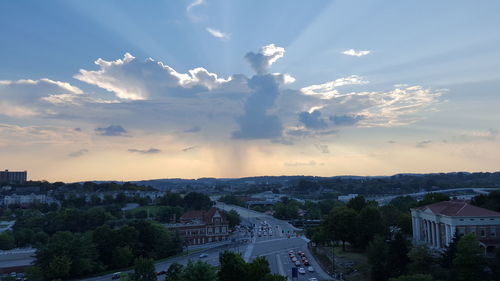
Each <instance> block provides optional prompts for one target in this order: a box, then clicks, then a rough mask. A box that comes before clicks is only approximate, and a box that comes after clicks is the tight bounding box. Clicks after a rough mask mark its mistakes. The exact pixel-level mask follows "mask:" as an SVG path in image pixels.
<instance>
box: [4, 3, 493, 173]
mask: <svg viewBox="0 0 500 281" xmlns="http://www.w3.org/2000/svg"><path fill="white" fill-rule="evenodd" d="M499 12H500V2H499V1H496V0H482V1H461V0H443V1H433V0H419V1H398V0H388V1H375V0H339V1H327V0H317V1H299V0H291V1H281V0H266V1H264V0H258V1H256V0H238V1H233V0H178V1H177V0H176V1H174V0H164V1H159V0H158V1H136V0H119V1H118V0H116V1H111V0H86V1H78V0H64V1H55V0H47V1H37V0H31V1H29V0H25V1H24V0H23V1H1V2H0V35H1V37H0V38H1V39H0V169H9V170H27V171H28V177H29V178H30V179H33V180H48V181H66V182H71V181H84V180H123V181H129V180H141V179H155V178H178V177H179V178H200V177H219V178H229V177H244V176H262V175H315V176H336V175H361V176H377V175H392V174H396V173H436V172H452V171H470V172H474V171H498V170H500V168H499V163H500V135H499V130H500V122H499V121H500V113H499V112H500V111H499V108H500V48H499V46H500V32H499V30H500V20H499V16H498V14H499Z"/></svg>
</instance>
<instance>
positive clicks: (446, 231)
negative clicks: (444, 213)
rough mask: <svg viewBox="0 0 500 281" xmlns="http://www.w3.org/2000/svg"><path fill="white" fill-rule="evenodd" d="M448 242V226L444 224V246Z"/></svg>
mask: <svg viewBox="0 0 500 281" xmlns="http://www.w3.org/2000/svg"><path fill="white" fill-rule="evenodd" d="M448 244H450V226H449V225H447V224H445V225H444V246H448Z"/></svg>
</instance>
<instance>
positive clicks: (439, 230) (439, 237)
mask: <svg viewBox="0 0 500 281" xmlns="http://www.w3.org/2000/svg"><path fill="white" fill-rule="evenodd" d="M441 226H442V224H441V223H438V224H437V230H438V231H437V241H438V247H439V248H443V240H442V238H443V235H442V233H443V232H442V230H441Z"/></svg>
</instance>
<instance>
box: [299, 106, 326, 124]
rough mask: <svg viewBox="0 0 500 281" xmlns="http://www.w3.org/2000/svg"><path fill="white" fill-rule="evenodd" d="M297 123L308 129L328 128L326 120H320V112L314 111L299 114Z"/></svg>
mask: <svg viewBox="0 0 500 281" xmlns="http://www.w3.org/2000/svg"><path fill="white" fill-rule="evenodd" d="M299 121H300V122H302V124H304V126H306V128H308V129H324V128H326V127H327V126H328V124H327V123H326V120H325V119H323V118H321V112H320V111H319V110H315V111H313V112H311V113H309V112H307V111H304V112H301V113H300V114H299Z"/></svg>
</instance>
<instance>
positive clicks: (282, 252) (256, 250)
mask: <svg viewBox="0 0 500 281" xmlns="http://www.w3.org/2000/svg"><path fill="white" fill-rule="evenodd" d="M217 207H218V208H221V209H224V210H226V211H228V210H235V211H237V212H238V213H239V214H240V216H241V217H242V219H243V220H244V222H243V224H245V223H251V224H252V225H253V224H255V226H256V228H258V227H259V225H263V224H264V223H265V225H268V226H269V229H271V230H272V236H271V235H269V233H270V232H267V233H265V232H264V231H261V235H260V237H259V235H258V232H259V231H258V230H257V229H254V233H253V234H254V236H253V238H252V239H251V243H249V244H248V245H246V247H245V251H244V253H243V258H244V259H245V260H246V261H251V260H252V259H254V258H256V257H259V256H264V257H266V258H267V260H268V262H269V265H270V267H271V271H272V272H273V273H275V274H280V275H283V276H287V277H288V279H289V280H292V268H293V267H296V266H295V265H294V264H293V263H292V261H291V259H290V257H289V256H288V252H289V251H290V250H293V251H294V253H297V252H298V251H302V252H304V253H305V255H306V257H307V259H308V260H309V263H310V264H311V266H312V267H313V269H314V272H306V273H305V274H303V275H302V274H299V280H308V279H309V278H313V277H314V278H317V279H318V280H333V279H332V278H331V277H330V276H329V275H328V274H327V273H326V272H324V271H323V270H322V269H321V267H320V266H319V264H318V263H317V261H316V260H315V259H314V258H313V256H312V254H311V253H310V252H309V250H308V248H307V242H308V240H307V239H306V238H305V237H302V236H300V235H299V236H298V237H296V231H297V230H299V229H297V228H295V227H294V226H292V225H290V224H289V223H288V222H286V221H282V220H278V219H276V218H274V217H272V216H269V215H266V214H263V213H260V212H255V211H251V210H248V209H245V208H242V207H238V206H232V205H226V204H223V203H219V202H218V203H217ZM264 234H265V235H264ZM288 235H290V238H288ZM299 267H303V268H304V269H306V271H307V266H304V264H302V263H301V265H300V266H299Z"/></svg>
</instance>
